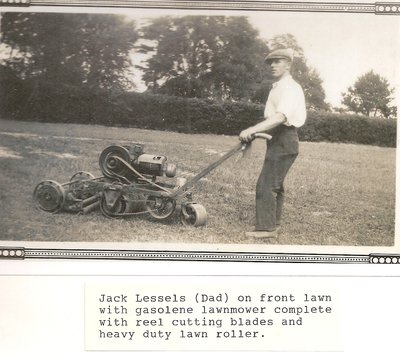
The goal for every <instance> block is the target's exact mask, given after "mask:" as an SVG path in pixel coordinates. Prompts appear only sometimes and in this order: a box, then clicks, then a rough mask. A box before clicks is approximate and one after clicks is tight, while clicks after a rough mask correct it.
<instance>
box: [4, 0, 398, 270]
mask: <svg viewBox="0 0 400 358" xmlns="http://www.w3.org/2000/svg"><path fill="white" fill-rule="evenodd" d="M10 6H11V7H14V8H31V9H32V10H34V7H36V6H41V7H46V6H52V7H54V6H56V7H58V6H59V7H66V8H70V7H97V8H100V7H101V8H103V7H109V8H142V9H157V8H164V9H187V10H240V11H286V12H325V13H327V12H329V13H360V14H372V15H400V2H375V3H373V2H371V3H359V2H354V3H339V2H301V1H299V2H294V1H258V0H255V1H254V0H253V1H210V0H201V1H200V0H198V1H186V0H174V1H171V0H166V1H154V0H141V1H137V0H115V1H113V0H93V1H83V0H68V1H63V0H0V11H7V10H8V8H9V7H10ZM25 259H92V260H98V259H100V260H157V261H206V262H258V263H259V262H263V263H264V262H266V263H330V264H332V263H340V264H345V263H346V264H400V254H397V253H382V254H379V253H370V254H330V253H278V252H276V253H275V252H268V253H266V252H243V251H242V252H235V251H233V252H225V251H221V252H217V251H184V250H182V251H180V250H112V249H82V248H62V249H60V248H34V247H18V246H0V260H25Z"/></svg>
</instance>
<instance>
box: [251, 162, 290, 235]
mask: <svg viewBox="0 0 400 358" xmlns="http://www.w3.org/2000/svg"><path fill="white" fill-rule="evenodd" d="M296 157H297V154H282V155H277V154H275V155H274V156H268V154H267V156H266V158H265V161H264V165H263V168H262V170H261V174H260V176H259V178H258V181H257V188H256V230H261V231H274V230H276V226H277V225H280V223H281V216H282V208H283V201H284V194H285V189H284V186H283V181H284V180H285V177H286V174H287V173H288V171H289V169H290V167H291V166H292V164H293V162H294V161H295V159H296Z"/></svg>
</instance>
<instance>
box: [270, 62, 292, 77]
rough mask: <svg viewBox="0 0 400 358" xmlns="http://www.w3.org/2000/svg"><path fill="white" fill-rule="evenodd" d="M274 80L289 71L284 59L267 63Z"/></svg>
mask: <svg viewBox="0 0 400 358" xmlns="http://www.w3.org/2000/svg"><path fill="white" fill-rule="evenodd" d="M269 65H270V67H271V73H272V76H273V77H274V78H281V77H282V76H283V75H284V74H285V73H286V72H288V71H289V70H290V62H289V61H288V60H285V59H284V58H275V59H273V60H271V62H270V63H269Z"/></svg>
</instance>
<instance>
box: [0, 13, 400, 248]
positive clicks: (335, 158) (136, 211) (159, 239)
mask: <svg viewBox="0 0 400 358" xmlns="http://www.w3.org/2000/svg"><path fill="white" fill-rule="evenodd" d="M6 10H7V9H4V8H3V11H2V12H1V43H0V71H1V72H0V74H1V97H2V101H1V107H0V112H1V118H0V138H1V145H0V162H1V167H2V170H1V174H0V175H1V179H0V180H1V181H0V195H1V202H2V206H1V215H0V227H1V240H4V241H12V242H15V244H18V243H19V242H21V241H23V242H47V243H48V246H49V247H51V243H56V242H67V243H68V242H74V243H75V242H82V243H84V242H89V243H110V244H115V243H126V244H132V245H133V246H134V245H141V247H142V248H143V247H144V248H146V247H147V246H146V245H147V244H149V245H153V244H157V245H163V244H167V245H170V247H173V248H174V249H179V248H180V247H183V246H184V247H186V245H200V246H201V247H206V248H207V249H208V250H211V251H212V250H214V249H218V248H219V247H221V246H222V245H239V246H238V247H239V248H240V247H245V246H244V245H252V247H253V248H255V249H263V248H265V245H274V247H278V246H277V245H293V246H295V245H297V246H301V247H304V246H317V247H324V246H329V247H336V248H339V251H340V249H341V248H344V247H350V248H356V250H357V248H359V249H361V248H362V247H384V248H392V249H393V247H394V246H395V180H396V163H395V160H396V129H397V125H396V119H397V107H396V99H395V93H394V87H395V85H396V75H397V74H396V70H397V68H398V63H399V59H398V51H397V49H398V47H397V46H398V38H399V36H398V35H399V27H398V17H397V16H379V15H374V14H351V13H348V14H336V13H315V12H314V13H307V12H284V11H282V12H276V11H229V10H225V11H221V10H210V11H204V10H190V9H186V10H185V9H184V10H177V9H175V10H169V9H162V10H161V9H124V10H121V9H120V11H118V9H111V10H110V9H103V10H101V9H99V8H98V9H94V10H93V9H91V10H92V11H85V10H82V9H79V8H78V9H74V11H69V12H68V9H67V10H64V11H54V10H53V11H6ZM366 34H368V35H366ZM341 251H343V250H341Z"/></svg>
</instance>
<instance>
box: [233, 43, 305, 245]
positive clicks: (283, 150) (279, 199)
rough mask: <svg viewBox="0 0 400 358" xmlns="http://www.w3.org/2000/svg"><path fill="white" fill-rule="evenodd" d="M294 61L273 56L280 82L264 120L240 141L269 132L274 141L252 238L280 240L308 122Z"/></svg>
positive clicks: (289, 54) (281, 53)
mask: <svg viewBox="0 0 400 358" xmlns="http://www.w3.org/2000/svg"><path fill="white" fill-rule="evenodd" d="M292 61H293V51H292V50H291V49H280V50H276V51H273V52H271V53H270V54H269V55H268V56H267V57H266V59H265V62H266V63H267V64H268V65H270V66H271V72H272V76H273V77H274V78H275V79H276V80H277V81H276V82H275V83H274V84H273V87H272V89H271V91H270V93H269V96H268V100H267V103H266V106H265V111H264V118H265V119H264V120H263V121H262V122H260V123H258V124H256V125H255V126H252V127H249V128H247V129H245V130H243V131H242V132H241V133H240V135H239V139H240V140H241V141H243V142H249V141H251V140H252V138H253V136H254V134H255V133H257V132H265V131H267V132H268V133H269V134H271V135H272V139H271V140H270V141H268V143H267V153H266V156H265V160H264V165H263V168H262V170H261V174H260V176H259V178H258V181H257V188H256V226H255V230H254V231H251V232H246V236H247V237H249V238H261V239H264V238H276V237H277V233H278V229H279V227H280V222H281V215H282V207H283V198H284V187H283V181H284V179H285V176H286V174H287V172H288V171H289V169H290V167H291V166H292V164H293V162H294V161H295V159H296V157H297V155H298V151H299V139H298V136H297V129H296V128H298V127H300V126H302V125H303V124H304V122H305V120H306V107H305V100H304V93H303V90H302V88H301V87H300V85H299V84H298V83H297V82H296V81H294V80H293V78H292V76H291V75H290V68H291V65H292Z"/></svg>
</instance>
